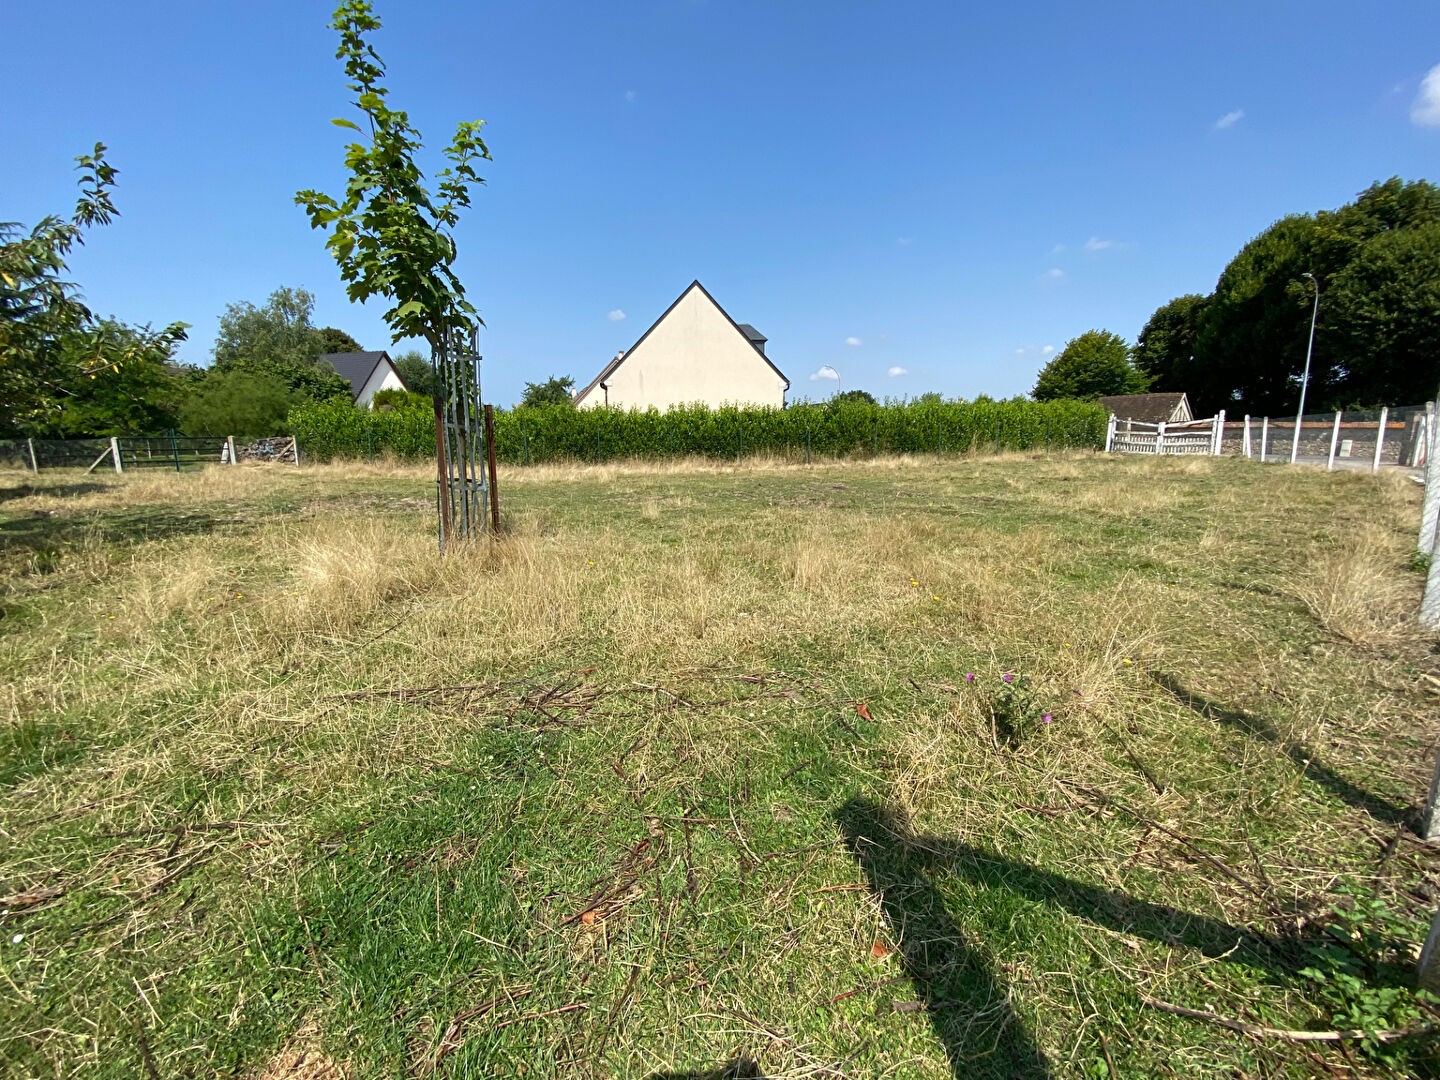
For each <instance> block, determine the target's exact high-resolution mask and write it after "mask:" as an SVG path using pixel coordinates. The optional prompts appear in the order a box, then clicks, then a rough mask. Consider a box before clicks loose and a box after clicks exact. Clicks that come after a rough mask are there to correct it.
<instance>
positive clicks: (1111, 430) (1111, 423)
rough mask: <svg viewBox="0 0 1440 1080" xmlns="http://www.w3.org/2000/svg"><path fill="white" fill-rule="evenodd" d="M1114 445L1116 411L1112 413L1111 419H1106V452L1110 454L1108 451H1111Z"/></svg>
mask: <svg viewBox="0 0 1440 1080" xmlns="http://www.w3.org/2000/svg"><path fill="white" fill-rule="evenodd" d="M1114 445H1115V414H1114V413H1111V414H1110V419H1109V420H1107V421H1105V453H1107V454H1108V453H1109V452H1110V448H1111V447H1112V446H1114Z"/></svg>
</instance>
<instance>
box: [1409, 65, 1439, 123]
mask: <svg viewBox="0 0 1440 1080" xmlns="http://www.w3.org/2000/svg"><path fill="white" fill-rule="evenodd" d="M1410 122H1411V123H1412V124H1418V125H1419V126H1420V127H1440V64H1436V65H1435V66H1434V67H1432V68H1431V69H1430V70H1429V71H1427V72H1426V73H1425V78H1423V79H1421V80H1420V92H1419V93H1418V94H1416V95H1415V102H1414V104H1412V105H1411V106H1410Z"/></svg>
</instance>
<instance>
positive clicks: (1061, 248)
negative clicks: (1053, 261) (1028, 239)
mask: <svg viewBox="0 0 1440 1080" xmlns="http://www.w3.org/2000/svg"><path fill="white" fill-rule="evenodd" d="M1050 254H1051V255H1064V254H1065V245H1064V244H1056V245H1055V246H1054V247H1053V248H1051V249H1050Z"/></svg>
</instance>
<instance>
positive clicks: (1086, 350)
mask: <svg viewBox="0 0 1440 1080" xmlns="http://www.w3.org/2000/svg"><path fill="white" fill-rule="evenodd" d="M1148 385H1149V383H1148V381H1147V380H1146V378H1145V376H1144V375H1142V374H1141V373H1140V372H1139V371H1137V370H1135V367H1134V365H1133V364H1131V363H1130V346H1129V345H1127V344H1126V343H1125V339H1124V338H1122V337H1121V336H1120V335H1119V334H1112V333H1111V332H1110V331H1109V330H1087V331H1085V333H1083V334H1081V335H1080V336H1079V337H1077V338H1075V339H1074V340H1073V341H1071V342H1070V343H1069V344H1068V345H1066V346H1065V348H1064V349H1062V350H1061V351H1060V354H1059V355H1058V356H1056V357H1055V359H1053V360H1051V361H1050V362H1049V363H1048V364H1046V365H1045V367H1044V368H1043V369H1042V370H1041V372H1040V376H1039V378H1037V379H1036V380H1035V389H1034V390H1033V391H1032V396H1033V397H1034V398H1035V400H1036V401H1051V400H1053V399H1056V398H1079V399H1081V400H1083V401H1094V400H1095V399H1096V398H1098V397H1105V396H1107V395H1109V394H1139V393H1141V392H1143V391H1144V390H1145V388H1146V386H1148Z"/></svg>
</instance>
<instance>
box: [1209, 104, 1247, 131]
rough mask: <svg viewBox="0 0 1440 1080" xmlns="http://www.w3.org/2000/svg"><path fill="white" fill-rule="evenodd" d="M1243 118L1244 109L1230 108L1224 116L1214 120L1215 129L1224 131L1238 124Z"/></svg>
mask: <svg viewBox="0 0 1440 1080" xmlns="http://www.w3.org/2000/svg"><path fill="white" fill-rule="evenodd" d="M1244 119H1245V110H1244V109H1231V110H1230V111H1229V112H1227V113H1226V114H1225V115H1224V116H1222V117H1220V119H1219V120H1216V121H1215V130H1216V131H1224V130H1225V129H1226V128H1229V127H1234V126H1235V125H1236V124H1238V123H1239V122H1240V121H1241V120H1244Z"/></svg>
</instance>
